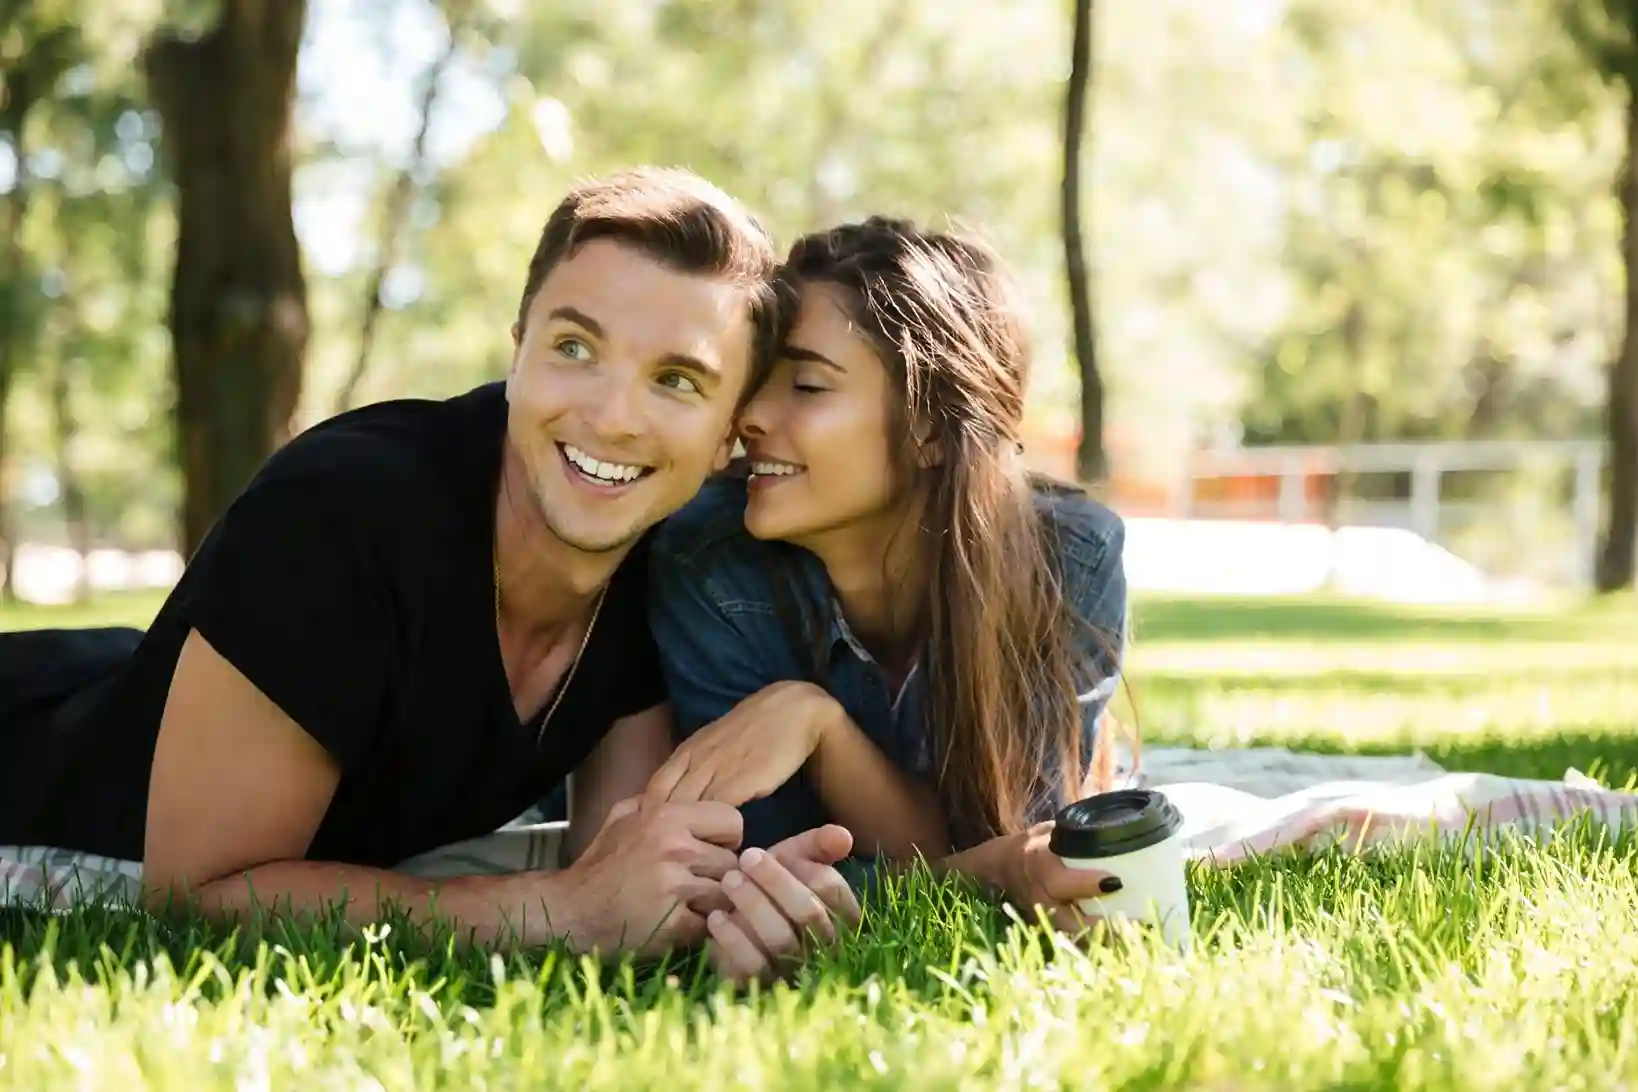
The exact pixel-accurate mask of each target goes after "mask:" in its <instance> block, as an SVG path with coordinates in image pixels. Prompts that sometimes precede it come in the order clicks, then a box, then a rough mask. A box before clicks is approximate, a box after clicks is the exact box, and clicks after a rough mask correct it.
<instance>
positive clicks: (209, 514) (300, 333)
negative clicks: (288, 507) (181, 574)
mask: <svg viewBox="0 0 1638 1092" xmlns="http://www.w3.org/2000/svg"><path fill="white" fill-rule="evenodd" d="M305 10H306V3H305V0H222V4H221V8H220V12H219V14H218V16H217V21H216V23H215V25H214V26H213V27H212V28H211V29H209V30H208V31H207V32H206V33H204V34H203V35H201V36H199V37H198V38H196V39H192V40H190V39H187V38H184V37H182V36H180V35H178V34H176V33H174V32H170V31H163V32H159V33H157V34H156V35H155V36H154V38H153V39H152V41H151V42H150V44H149V47H148V50H147V52H146V56H145V58H144V68H145V70H146V73H147V77H148V84H149V89H150V91H151V93H152V96H153V99H154V102H155V104H156V105H157V106H158V108H159V112H160V115H161V117H162V118H163V119H164V127H165V132H164V138H163V143H164V146H165V151H166V159H167V161H168V163H169V166H170V170H171V175H172V177H173V179H174V180H175V183H176V188H177V243H176V264H175V269H174V274H173V279H172V284H171V307H170V322H169V324H170V331H171V342H172V352H173V354H174V368H175V374H176V395H177V407H176V414H177V439H178V443H179V445H180V449H181V450H180V462H181V466H182V476H183V482H184V497H183V505H182V508H183V512H182V538H183V550H184V552H185V553H186V554H188V555H191V554H192V553H193V551H194V550H195V549H196V548H197V547H198V545H199V543H200V541H201V540H202V539H203V538H204V536H205V533H206V532H207V531H208V530H209V529H210V526H211V524H212V523H214V522H215V520H216V519H217V517H218V516H219V515H220V514H221V513H222V511H223V509H225V508H226V507H227V505H228V503H229V502H230V501H232V499H233V498H234V497H235V496H236V495H237V494H238V493H239V492H240V491H241V490H242V489H243V488H244V487H245V485H246V484H248V482H249V481H250V479H251V477H252V476H254V475H255V473H256V471H257V469H258V468H259V467H260V466H261V464H262V463H263V462H264V461H265V460H266V458H267V456H268V455H269V454H271V453H272V451H273V450H274V449H275V448H276V447H277V446H278V445H279V444H280V443H282V442H283V441H284V440H285V439H286V438H287V437H288V430H289V425H290V420H291V416H292V414H293V413H294V412H295V409H296V404H297V400H298V399H299V397H300V394H301V381H302V366H303V363H304V360H305V356H306V351H307V342H308V331H309V320H308V311H307V287H306V280H305V276H304V273H303V270H302V263H301V249H300V245H299V243H298V242H297V239H296V230H295V224H294V220H293V217H292V214H291V204H290V199H291V149H290V130H291V113H292V104H293V101H294V93H295V77H296V55H297V50H298V48H299V46H300V44H301V31H302V23H303V19H304V16H305Z"/></svg>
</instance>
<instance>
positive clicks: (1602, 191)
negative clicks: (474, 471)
mask: <svg viewBox="0 0 1638 1092" xmlns="http://www.w3.org/2000/svg"><path fill="white" fill-rule="evenodd" d="M1635 27H1638V3H1633V2H1631V0H827V2H825V3H823V4H819V3H812V2H797V0H761V2H755V0H599V2H598V3H595V4H591V3H581V4H572V3H565V2H554V0H536V2H532V3H524V2H523V0H436V2H435V0H305V2H303V0H119V3H117V4H116V3H114V2H113V0H0V410H3V415H0V422H3V427H0V543H3V554H0V567H3V568H4V571H5V572H6V573H7V574H8V577H7V579H6V580H5V582H4V585H3V591H4V594H5V596H6V597H8V598H11V599H23V600H29V601H35V602H61V601H67V600H73V599H77V598H83V597H85V596H86V595H87V594H89V593H90V592H91V591H93V590H96V589H100V588H114V587H129V586H163V585H164V584H166V583H168V582H169V581H172V580H174V579H175V576H176V574H177V572H178V571H179V570H180V567H181V564H182V559H183V558H185V557H186V556H187V555H188V553H189V552H190V551H191V549H192V548H193V546H194V545H196V544H197V542H198V539H199V537H200V536H201V535H202V534H203V532H204V530H205V529H206V528H208V527H209V525H210V522H211V521H212V520H213V519H214V518H215V517H216V516H217V515H218V514H219V513H220V511H221V509H222V508H223V507H224V506H225V504H226V503H227V502H228V501H229V500H231V498H232V497H233V496H234V495H235V494H236V493H237V492H238V491H239V489H241V488H242V487H243V485H244V484H245V482H246V481H248V479H249V477H250V475H251V474H252V473H254V470H255V468H256V466H257V465H259V464H260V462H261V461H262V460H263V459H264V458H265V457H266V456H267V454H268V453H269V452H270V451H271V450H273V448H274V447H275V446H276V445H277V444H279V443H281V442H283V441H284V440H285V439H287V438H288V437H289V436H290V435H292V434H294V433H295V432H296V431H299V430H300V429H301V428H304V427H307V426H309V425H311V424H312V423H314V422H316V421H318V420H321V419H323V418H324V417H326V416H329V415H331V414H334V413H336V412H338V411H340V410H343V409H345V408H347V407H350V406H354V405H358V404H361V403H364V402H369V401H373V400H377V399H382V398H389V397H397V396H406V395H410V396H424V397H441V396H445V395H449V394H453V393H456V392H458V391H461V390H464V389H466V388H469V387H471V386H473V385H475V384H477V383H479V382H482V381H484V380H487V379H492V378H497V377H499V376H501V375H502V374H503V373H504V370H505V367H506V364H507V361H508V352H509V348H510V346H509V341H508V334H507V330H508V325H509V323H510V321H511V318H512V315H513V313H514V310H515V307H516V303H517V297H518V293H519V291H520V289H521V286H522V281H523V273H524V270H525V267H526V265H527V262H528V258H529V255H530V253H531V251H532V249H533V246H534V244H535V241H536V238H537V236H538V233H539V230H540V228H541V226H542V224H543V222H544V219H545V217H546V215H547V214H548V213H549V212H550V210H551V208H552V206H553V205H554V204H555V203H556V202H557V200H558V199H559V198H560V197H561V195H562V194H563V192H564V191H565V189H566V188H567V187H568V186H569V185H570V184H571V182H572V181H574V180H576V179H577V178H580V177H583V176H585V175H588V174H595V173H599V172H603V171H607V170H611V169H615V168H619V167H625V166H629V165H633V164H638V163H660V164H674V165H682V166H687V167H690V168H693V169H694V170H696V171H698V172H700V173H702V174H704V175H706V176H707V177H709V178H710V179H712V180H713V181H715V182H716V183H718V184H719V185H721V186H723V187H724V188H725V189H727V190H729V191H730V192H732V193H734V194H735V195H737V196H739V197H740V198H742V199H743V200H744V201H746V202H747V203H748V204H749V205H750V206H752V207H753V208H754V209H755V210H756V211H757V212H758V213H759V214H760V215H762V216H763V217H764V218H765V221H766V222H767V223H768V224H769V226H770V227H771V228H772V229H773V230H774V231H775V232H776V234H777V236H778V238H779V240H780V242H781V243H782V244H783V243H788V242H789V241H790V240H791V239H792V238H793V237H794V236H795V235H796V234H798V233H800V232H802V231H805V230H808V229H811V228H814V227H818V226H823V225H828V224H830V223H833V222H836V221H838V220H841V219H844V218H849V217H856V216H862V215H865V214H869V213H879V212H885V213H893V214H899V215H909V216H913V217H916V218H918V219H922V220H924V221H929V222H933V223H944V222H946V221H954V222H957V223H960V224H965V225H969V226H972V227H974V228H977V229H979V230H981V231H982V232H983V233H984V234H985V235H986V236H987V237H988V238H989V239H990V240H991V241H992V242H993V243H994V244H995V245H996V246H997V247H999V249H1000V250H1001V251H1002V253H1003V254H1004V255H1005V256H1006V257H1007V258H1008V260H1009V261H1010V262H1011V263H1012V264H1013V266H1014V267H1015V269H1016V270H1017V272H1018V274H1019V276H1020V278H1021V280H1022V281H1023V283H1024V285H1025V287H1026V295H1027V299H1028V301H1029V305H1030V307H1031V309H1032V318H1033V323H1034V328H1035V331H1036V336H1037V357H1038V364H1037V375H1036V378H1035V382H1034V386H1033V389H1032V393H1031V417H1030V422H1029V433H1028V440H1027V447H1028V451H1029V454H1030V458H1031V459H1032V461H1034V463H1035V464H1036V465H1037V466H1039V467H1041V468H1043V469H1047V470H1051V471H1053V472H1055V473H1059V474H1063V475H1066V476H1079V477H1080V478H1081V479H1082V480H1085V481H1088V482H1091V483H1093V484H1094V486H1095V488H1097V489H1098V490H1100V492H1101V493H1102V495H1104V496H1105V497H1106V498H1107V499H1108V502H1109V503H1110V504H1111V505H1112V506H1113V507H1114V508H1116V509H1117V510H1118V511H1120V512H1121V513H1122V514H1123V515H1124V516H1125V517H1126V518H1127V520H1128V523H1129V527H1130V541H1129V546H1128V552H1127V557H1128V562H1127V564H1128V571H1129V574H1130V575H1131V578H1132V581H1133V583H1134V584H1135V585H1137V586H1138V587H1140V588H1152V589H1161V590H1171V591H1182V592H1235V593H1242V594H1246V593H1250V594H1258V593H1274V592H1302V591H1312V590H1316V589H1330V590H1340V591H1343V592H1347V593H1355V594H1364V595H1376V596H1385V597H1394V598H1400V599H1412V600H1429V601H1434V600H1453V599H1454V600H1494V599H1500V598H1515V597H1522V598H1531V597H1539V596H1550V595H1558V594H1565V593H1570V594H1580V593H1584V592H1586V591H1590V590H1594V589H1599V590H1606V591H1608V590H1615V589H1619V588H1621V587H1624V586H1626V585H1630V583H1631V581H1632V573H1633V534H1634V529H1635V525H1638V349H1632V348H1629V347H1628V346H1627V344H1626V331H1627V328H1628V326H1629V323H1630V322H1631V321H1632V319H1631V316H1632V315H1634V313H1635V312H1638V305H1635V304H1634V303H1633V302H1632V300H1633V299H1635V298H1638V295H1631V294H1629V289H1628V277H1627V263H1628V262H1633V261H1638V227H1635V228H1634V234H1632V235H1631V236H1628V234H1627V231H1628V223H1629V221H1630V220H1632V219H1633V217H1629V216H1628V215H1626V214H1625V213H1624V209H1625V210H1632V209H1635V208H1638V189H1635V187H1634V184H1633V182H1632V172H1631V169H1630V164H1631V162H1632V158H1633V155H1634V149H1635V145H1638V110H1635V109H1634V106H1633V98H1632V96H1631V94H1629V86H1630V85H1631V84H1633V83H1634V82H1635V80H1638V49H1635V48H1634V41H1635V39H1634V35H1633V30H1634V28H1635ZM1624 239H1625V240H1626V241H1625V242H1624ZM1077 312H1078V313H1077Z"/></svg>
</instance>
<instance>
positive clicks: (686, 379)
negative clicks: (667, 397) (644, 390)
mask: <svg viewBox="0 0 1638 1092" xmlns="http://www.w3.org/2000/svg"><path fill="white" fill-rule="evenodd" d="M660 382H661V383H664V384H666V385H667V386H671V387H673V388H674V389H676V390H679V391H682V392H684V393H685V394H699V393H700V385H699V384H698V383H696V382H695V381H694V378H693V376H688V375H684V374H683V373H682V372H667V373H666V374H665V375H663V376H661V377H660ZM678 384H682V385H681V386H678Z"/></svg>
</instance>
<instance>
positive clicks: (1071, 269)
mask: <svg viewBox="0 0 1638 1092" xmlns="http://www.w3.org/2000/svg"><path fill="white" fill-rule="evenodd" d="M1092 17H1093V8H1092V0H1075V34H1074V41H1073V44H1072V45H1071V47H1070V60H1069V87H1068V90H1067V91H1066V93H1065V96H1064V173H1063V197H1062V200H1063V233H1064V272H1065V274H1066V275H1067V277H1068V280H1069V308H1070V314H1071V316H1072V318H1073V321H1074V330H1075V361H1076V364H1077V365H1078V367H1079V370H1080V376H1081V439H1080V446H1079V447H1077V448H1076V451H1075V471H1076V474H1077V475H1078V476H1079V477H1080V479H1081V480H1082V481H1087V482H1092V481H1098V480H1100V479H1102V478H1103V476H1104V474H1105V473H1106V471H1107V470H1108V467H1107V464H1106V460H1105V457H1104V450H1103V379H1102V377H1101V376H1099V374H1098V356H1097V334H1096V330H1095V328H1094V325H1093V316H1092V287H1091V284H1090V283H1089V277H1088V276H1087V270H1086V250H1085V247H1084V245H1083V244H1082V241H1081V153H1082V138H1081V134H1082V131H1083V130H1084V129H1085V127H1086V100H1087V97H1088V91H1089V90H1090V87H1091V83H1092Z"/></svg>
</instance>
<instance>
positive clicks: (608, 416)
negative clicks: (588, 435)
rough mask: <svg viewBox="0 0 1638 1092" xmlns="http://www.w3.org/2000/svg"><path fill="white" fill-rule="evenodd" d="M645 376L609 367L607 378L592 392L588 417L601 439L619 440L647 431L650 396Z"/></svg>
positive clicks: (587, 409)
mask: <svg viewBox="0 0 1638 1092" xmlns="http://www.w3.org/2000/svg"><path fill="white" fill-rule="evenodd" d="M646 387H647V384H646V383H645V382H644V380H643V377H642V376H639V375H634V374H632V373H630V372H624V371H616V370H615V369H609V371H607V372H605V373H604V381H603V382H601V383H599V384H597V385H596V388H595V390H593V391H592V392H591V393H592V399H591V405H589V406H587V407H586V410H585V419H586V421H587V423H588V424H590V425H591V426H592V428H593V430H594V431H595V432H596V433H597V436H598V438H599V439H604V440H618V439H624V438H626V437H630V436H636V435H638V434H639V433H641V432H642V431H643V426H644V421H645V417H644V411H643V400H644V398H645V397H646V395H647V391H646Z"/></svg>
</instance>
